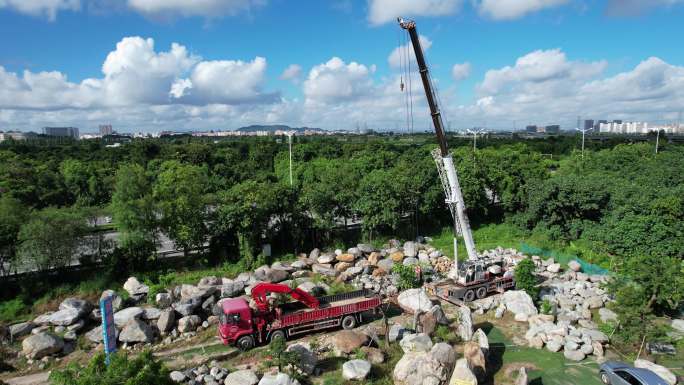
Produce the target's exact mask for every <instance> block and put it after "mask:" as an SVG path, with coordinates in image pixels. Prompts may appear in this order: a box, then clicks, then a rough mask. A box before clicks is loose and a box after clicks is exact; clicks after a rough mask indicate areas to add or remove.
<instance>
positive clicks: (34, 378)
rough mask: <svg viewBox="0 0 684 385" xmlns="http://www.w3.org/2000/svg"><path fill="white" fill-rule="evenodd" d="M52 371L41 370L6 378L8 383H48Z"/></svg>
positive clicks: (11, 384)
mask: <svg viewBox="0 0 684 385" xmlns="http://www.w3.org/2000/svg"><path fill="white" fill-rule="evenodd" d="M49 376H50V372H41V373H36V374H31V375H29V376H22V377H14V378H10V379H9V380H5V382H6V383H7V385H47V384H49V382H48V377H49Z"/></svg>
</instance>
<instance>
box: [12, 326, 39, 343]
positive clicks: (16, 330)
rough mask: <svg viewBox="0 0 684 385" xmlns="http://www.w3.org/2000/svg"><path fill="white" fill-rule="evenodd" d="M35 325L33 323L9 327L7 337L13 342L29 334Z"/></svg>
mask: <svg viewBox="0 0 684 385" xmlns="http://www.w3.org/2000/svg"><path fill="white" fill-rule="evenodd" d="M35 327H36V325H35V324H34V323H33V322H22V323H18V324H14V325H11V326H10V327H9V335H10V337H12V339H13V340H16V339H17V338H19V337H23V336H25V335H28V334H29V333H31V330H33V329H34V328H35Z"/></svg>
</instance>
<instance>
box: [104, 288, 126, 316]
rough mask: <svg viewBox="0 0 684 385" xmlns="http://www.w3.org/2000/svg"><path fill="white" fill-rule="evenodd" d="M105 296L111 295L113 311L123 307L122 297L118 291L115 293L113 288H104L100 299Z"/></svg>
mask: <svg viewBox="0 0 684 385" xmlns="http://www.w3.org/2000/svg"><path fill="white" fill-rule="evenodd" d="M107 297H112V310H114V311H115V312H117V311H119V310H121V308H122V307H123V298H121V296H120V295H119V293H117V292H116V291H114V290H109V289H108V290H105V291H103V292H102V294H101V295H100V300H103V299H105V298H107ZM98 306H99V305H98Z"/></svg>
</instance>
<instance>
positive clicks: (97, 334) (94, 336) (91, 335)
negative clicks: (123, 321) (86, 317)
mask: <svg viewBox="0 0 684 385" xmlns="http://www.w3.org/2000/svg"><path fill="white" fill-rule="evenodd" d="M114 330H115V332H114V333H115V334H116V338H117V339H118V338H119V331H118V330H117V329H116V328H114ZM85 336H86V338H87V339H88V340H90V341H91V342H95V343H101V342H102V339H103V336H102V325H100V326H98V327H96V328H94V329H92V330H91V331H89V332H87V333H86V334H85Z"/></svg>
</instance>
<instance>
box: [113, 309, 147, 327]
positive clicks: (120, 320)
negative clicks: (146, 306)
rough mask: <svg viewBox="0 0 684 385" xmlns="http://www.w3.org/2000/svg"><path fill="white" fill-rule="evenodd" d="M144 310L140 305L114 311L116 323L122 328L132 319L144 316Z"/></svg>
mask: <svg viewBox="0 0 684 385" xmlns="http://www.w3.org/2000/svg"><path fill="white" fill-rule="evenodd" d="M144 312H145V311H144V310H143V309H142V308H140V307H128V308H125V309H123V310H119V311H117V312H116V313H114V324H115V325H116V327H117V328H119V329H121V328H123V327H124V326H126V324H127V323H128V322H129V321H130V320H132V319H136V318H140V317H142V315H143V313H144Z"/></svg>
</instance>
